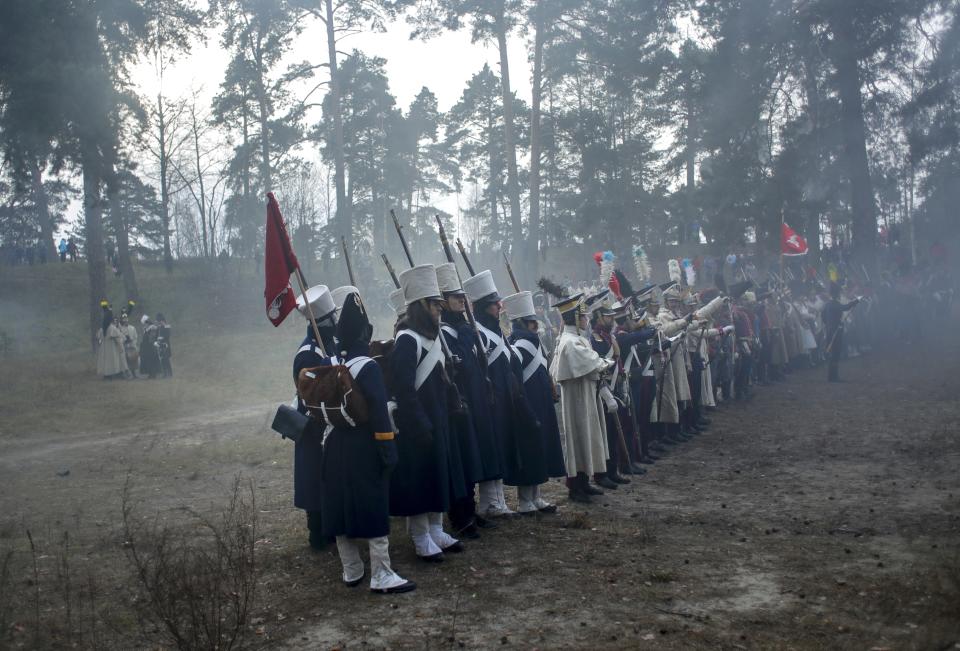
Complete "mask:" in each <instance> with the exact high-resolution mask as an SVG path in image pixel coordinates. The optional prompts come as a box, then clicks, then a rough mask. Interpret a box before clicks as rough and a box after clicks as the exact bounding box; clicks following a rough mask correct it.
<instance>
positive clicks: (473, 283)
mask: <svg viewBox="0 0 960 651" xmlns="http://www.w3.org/2000/svg"><path fill="white" fill-rule="evenodd" d="M463 291H465V292H466V293H467V298H469V299H470V302H471V303H476V302H477V301H479V300H481V299H484V298H487V297H488V296H489V297H491V299H490V300H494V301H499V300H500V294H498V293H497V286H496V284H495V283H494V282H493V274H492V273H490V270H489V269H484V270H483V271H481V272H480V273H478V274H477V275H476V276H470V277H469V278H467V279H466V280H464V281H463Z"/></svg>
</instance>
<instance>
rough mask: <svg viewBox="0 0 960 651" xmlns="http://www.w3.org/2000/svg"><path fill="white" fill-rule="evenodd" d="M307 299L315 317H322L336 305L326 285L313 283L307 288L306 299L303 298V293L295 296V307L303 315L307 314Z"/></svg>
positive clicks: (335, 307)
mask: <svg viewBox="0 0 960 651" xmlns="http://www.w3.org/2000/svg"><path fill="white" fill-rule="evenodd" d="M307 301H309V302H310V309H311V311H313V317H314V318H315V319H322V318H323V317H325V316H328V315H329V314H330V313H331V312H333V311H334V310H336V309H337V305H336V304H335V303H334V302H333V297H332V296H331V295H330V290H329V289H327V286H326V285H314V286H313V287H311V288H310V289H308V290H307V298H306V300H304V298H303V294H301V295H300V296H298V297H297V309H298V310H300V314H302V315H303V316H307Z"/></svg>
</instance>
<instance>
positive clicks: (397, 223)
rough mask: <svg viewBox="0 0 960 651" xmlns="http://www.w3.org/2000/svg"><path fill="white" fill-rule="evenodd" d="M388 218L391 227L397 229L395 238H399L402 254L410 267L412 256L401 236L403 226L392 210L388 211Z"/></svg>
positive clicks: (405, 240) (405, 239)
mask: <svg viewBox="0 0 960 651" xmlns="http://www.w3.org/2000/svg"><path fill="white" fill-rule="evenodd" d="M390 216H391V217H393V227H394V228H395V229H397V236H398V237H399V238H400V244H401V245H403V252H404V253H405V254H406V255H407V262H409V263H410V266H411V267H412V266H414V264H413V256H412V255H410V247H408V246H407V238H405V237H404V236H403V226H401V225H400V220H399V219H397V213H395V212H393V208H391V209H390Z"/></svg>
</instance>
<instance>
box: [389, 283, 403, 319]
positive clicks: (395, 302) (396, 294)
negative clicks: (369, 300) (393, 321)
mask: <svg viewBox="0 0 960 651" xmlns="http://www.w3.org/2000/svg"><path fill="white" fill-rule="evenodd" d="M390 307H392V308H393V311H394V312H396V313H397V316H404V315H405V314H406V313H407V304H406V303H405V302H404V301H403V290H402V289H395V290H393V291H392V292H390Z"/></svg>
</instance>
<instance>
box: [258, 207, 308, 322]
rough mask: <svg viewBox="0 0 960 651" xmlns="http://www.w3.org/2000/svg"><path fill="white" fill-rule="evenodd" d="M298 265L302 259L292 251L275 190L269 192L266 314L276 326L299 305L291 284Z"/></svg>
mask: <svg viewBox="0 0 960 651" xmlns="http://www.w3.org/2000/svg"><path fill="white" fill-rule="evenodd" d="M299 268H300V263H299V262H297V256H295V255H294V254H293V247H292V246H290V237H289V236H288V235H287V227H286V226H285V225H284V223H283V216H282V215H281V214H280V205H279V204H278V203H277V199H276V198H275V197H274V196H273V193H272V192H268V193H267V242H266V247H265V249H264V256H263V271H264V275H265V276H266V280H267V282H266V288H265V289H264V290H263V296H264V298H266V300H267V318H268V319H270V323H272V324H273V325H274V326H278V325H280V324H281V323H283V320H284V319H285V318H287V315H288V314H290V312H291V311H293V309H294V308H295V307H296V306H297V299H296V298H295V297H294V295H293V288H292V287H291V286H290V274H292V273H293V272H294V271H296V270H297V269H299Z"/></svg>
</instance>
